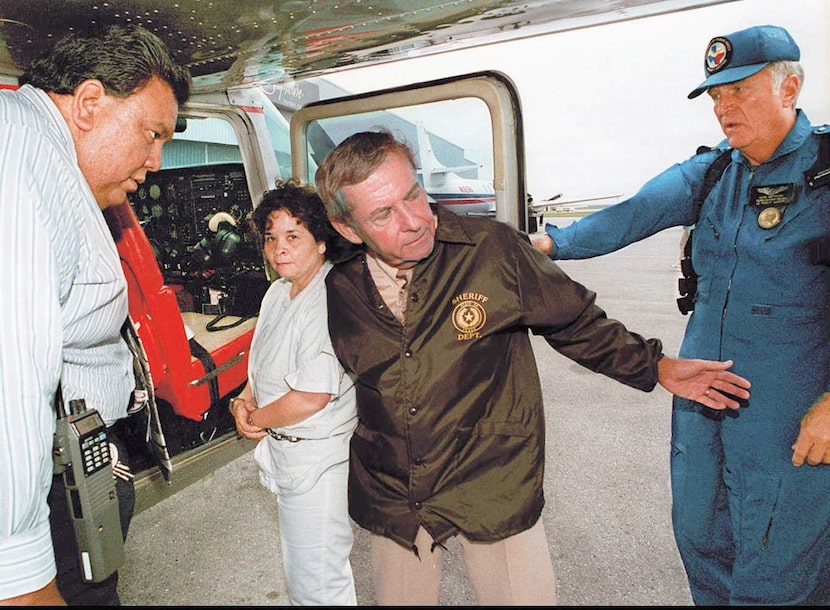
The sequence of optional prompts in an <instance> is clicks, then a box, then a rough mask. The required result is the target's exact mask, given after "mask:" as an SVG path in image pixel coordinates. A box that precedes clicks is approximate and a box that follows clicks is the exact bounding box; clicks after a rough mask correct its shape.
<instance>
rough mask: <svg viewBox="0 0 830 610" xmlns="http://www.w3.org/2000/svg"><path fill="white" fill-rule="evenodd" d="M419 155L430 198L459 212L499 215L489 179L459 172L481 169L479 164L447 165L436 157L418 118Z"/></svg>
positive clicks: (416, 123) (421, 172)
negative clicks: (469, 176) (479, 178)
mask: <svg viewBox="0 0 830 610" xmlns="http://www.w3.org/2000/svg"><path fill="white" fill-rule="evenodd" d="M415 126H416V128H417V130H418V157H419V158H420V163H421V168H420V169H419V170H418V174H420V175H421V178H422V182H423V187H424V190H425V191H426V193H427V197H428V198H429V199H430V201H434V202H437V203H440V204H441V205H443V206H446V207H447V209H449V210H452V211H453V212H455V213H456V214H461V215H474V216H495V215H496V191H495V190H494V189H493V183H492V182H489V181H487V180H474V179H471V178H462V177H461V176H459V175H458V174H457V173H456V172H463V171H467V170H471V169H478V168H479V167H480V166H479V165H474V164H471V165H458V166H455V167H447V166H445V165H443V164H442V163H441V162H440V161H438V159H436V157H435V153H434V152H433V150H432V143H431V142H430V140H429V134H428V133H427V130H426V128H425V127H424V123H423V122H422V121H416V122H415Z"/></svg>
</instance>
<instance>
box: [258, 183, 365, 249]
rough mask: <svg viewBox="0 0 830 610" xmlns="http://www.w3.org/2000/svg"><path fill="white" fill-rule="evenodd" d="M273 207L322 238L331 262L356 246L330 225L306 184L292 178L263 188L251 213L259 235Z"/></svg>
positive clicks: (311, 189)
mask: <svg viewBox="0 0 830 610" xmlns="http://www.w3.org/2000/svg"><path fill="white" fill-rule="evenodd" d="M277 210H285V211H287V212H288V213H289V214H291V216H293V217H294V218H296V219H297V220H299V221H300V222H301V223H302V225H303V226H304V227H305V228H306V229H308V232H309V233H311V236H312V237H313V238H314V240H315V241H317V242H325V244H326V255H325V256H326V258H327V259H328V260H330V261H332V262H338V261H340V260H343V259H344V258H348V257H349V256H350V255H351V254H353V253H354V252H355V251H356V250H357V249H358V247H357V246H356V245H354V244H352V243H351V242H350V241H348V240H347V239H345V238H344V237H343V236H342V235H340V233H338V232H337V231H336V230H335V229H334V227H333V226H332V225H331V223H330V222H329V218H328V216H327V215H326V208H325V206H323V202H322V200H321V199H320V196H319V195H318V194H317V192H316V191H315V190H314V189H313V188H312V187H310V186H302V185H300V184H299V183H298V182H297V181H295V180H294V179H293V178H292V179H290V180H288V181H286V182H283V181H281V180H278V181H277V183H276V186H275V188H274V189H272V190H270V191H265V193H264V194H263V196H262V201H260V203H259V205H258V206H257V207H256V209H255V210H254V212H253V214H252V215H251V220H252V221H253V223H254V226H255V227H256V229H257V231H258V232H259V234H260V235H262V236H264V235H265V231H266V230H267V226H268V216H270V215H271V212H276V211H277Z"/></svg>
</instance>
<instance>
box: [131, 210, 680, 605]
mask: <svg viewBox="0 0 830 610" xmlns="http://www.w3.org/2000/svg"><path fill="white" fill-rule="evenodd" d="M556 221H557V222H562V219H556ZM564 222H569V221H568V220H566V221H564ZM681 233H682V229H681V228H680V227H677V228H673V229H668V230H666V231H663V232H661V233H659V234H657V235H655V236H653V237H651V238H649V239H648V240H645V241H643V242H640V243H638V244H633V245H631V246H629V247H627V248H625V249H623V250H621V251H619V252H617V253H614V254H611V255H608V256H605V257H600V258H596V259H592V260H585V261H562V262H561V263H560V265H561V267H562V268H563V269H564V270H565V271H566V272H568V273H569V275H571V276H572V277H573V278H574V279H576V280H577V281H579V282H581V283H583V284H585V285H586V286H588V287H589V288H591V289H592V290H594V291H596V292H597V293H598V297H597V303H598V304H599V305H600V306H601V307H603V308H604V309H605V310H606V312H607V313H608V316H609V317H611V318H616V319H619V320H621V321H623V322H624V323H625V324H626V325H627V326H628V327H629V328H630V329H631V330H633V331H635V332H639V333H640V334H643V335H645V336H649V337H652V336H656V337H660V338H661V339H663V342H664V352H665V353H667V354H669V355H672V356H674V355H676V354H677V350H678V348H679V345H680V340H681V338H682V333H683V328H684V326H685V321H686V318H684V317H683V316H682V315H680V313H679V312H678V310H677V307H676V305H675V298H676V297H677V294H676V287H677V278H678V273H679V272H678V271H677V270H676V269H675V268H673V264H674V263H676V262H677V257H678V254H679V246H678V244H679V240H680V236H681ZM533 343H534V348H535V351H536V355H537V361H538V367H539V372H540V376H541V378H542V385H543V391H544V397H545V405H546V411H547V414H548V416H547V433H546V434H547V437H546V442H547V452H546V464H545V466H546V471H545V495H546V501H547V503H546V506H545V509H544V511H543V514H542V519H543V522H544V525H545V529H546V531H547V536H548V540H549V544H550V550H551V557H552V558H553V563H554V570H555V573H556V578H557V588H558V602H559V604H560V605H570V606H615V605H626V606H631V605H634V606H636V605H644V606H679V605H690V604H691V596H690V594H689V590H688V586H687V584H686V579H685V574H684V571H683V567H682V564H681V562H680V558H679V556H678V554H677V550H676V547H675V545H674V540H673V538H672V531H671V497H670V490H669V437H670V411H671V397H670V395H669V394H668V393H667V392H666V391H665V390H663V389H662V388H661V387H659V386H658V387H657V388H656V389H655V390H654V391H653V392H650V393H643V392H640V391H637V390H634V389H631V388H628V387H626V386H624V385H622V384H620V383H617V382H615V381H612V380H610V379H608V378H605V377H603V376H601V375H598V374H595V373H592V372H590V371H588V370H587V369H584V368H582V367H581V366H579V365H577V364H575V363H574V362H572V361H570V360H568V359H567V358H564V357H563V356H561V355H559V354H558V353H557V352H555V351H554V350H552V349H551V348H550V347H549V346H548V345H547V343H546V342H545V341H544V340H543V339H539V338H537V337H533ZM237 442H238V443H241V444H247V445H250V447H251V448H253V446H254V443H252V442H250V441H244V440H240V441H237ZM174 476H175V475H174ZM355 532H356V540H355V545H354V549H353V551H352V567H353V570H354V573H355V582H356V586H357V598H358V604H359V605H374V597H373V593H372V588H371V582H370V573H369V553H368V535H367V534H366V532H365V531H363V530H361V529H360V528H357V527H356V528H355ZM126 556H127V559H126V564H125V566H124V567H123V568H122V570H121V572H120V585H119V591H120V594H121V600H122V603H124V604H125V605H165V606H171V605H199V606H206V605H257V606H265V605H288V599H287V596H286V593H285V579H284V576H283V574H282V569H281V564H280V549H279V522H278V519H277V506H276V499H275V496H273V495H272V494H271V493H270V492H268V491H267V490H266V489H265V488H263V487H262V486H261V485H260V484H259V481H258V476H257V468H256V465H255V463H254V461H253V453H252V452H250V451H248V452H246V453H244V454H243V455H242V456H241V457H238V458H236V459H235V460H233V461H231V462H230V463H228V464H226V465H224V466H222V467H220V468H218V469H217V470H215V471H214V472H212V473H211V474H209V475H207V476H206V477H205V478H203V479H201V480H199V481H197V482H196V483H193V484H192V485H190V486H189V487H186V488H185V489H183V490H182V491H179V492H178V493H176V494H175V495H173V496H171V497H169V498H167V499H165V500H163V501H162V502H160V503H158V504H156V505H154V506H151V507H150V508H148V509H146V510H144V511H143V512H141V513H139V514H138V515H136V517H135V518H134V520H133V522H132V526H131V529H130V533H129V537H128V540H127V545H126ZM444 557H445V560H444V578H443V581H442V587H441V597H440V603H441V605H454V606H462V605H475V603H476V602H475V597H474V596H473V593H472V590H471V587H470V585H469V581H468V580H467V576H466V572H465V569H464V565H463V560H462V559H461V555H460V550H459V548H458V545H457V543H455V542H454V541H452V540H451V541H450V543H449V544H448V549H447V551H446V552H445V555H444Z"/></svg>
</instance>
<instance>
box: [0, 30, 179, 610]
mask: <svg viewBox="0 0 830 610" xmlns="http://www.w3.org/2000/svg"><path fill="white" fill-rule="evenodd" d="M20 84H21V85H22V86H21V87H20V88H19V89H18V90H16V91H2V92H0V219H2V221H1V222H0V244H1V245H0V248H2V253H3V257H2V258H3V263H2V265H0V286H2V287H3V288H2V290H3V298H2V300H0V320H2V322H3V323H2V326H0V603H4V602H5V603H12V604H24V603H29V604H31V603H46V604H56V603H57V604H59V603H62V602H63V601H64V600H65V601H66V602H68V603H70V604H83V605H97V604H107V605H113V604H118V603H119V599H118V593H117V590H116V586H117V573H116V574H114V575H113V576H112V577H111V578H110V579H107V580H106V581H104V582H103V583H99V584H98V585H87V584H84V583H83V582H82V581H81V577H80V573H79V570H78V566H77V558H76V557H75V550H74V549H75V547H74V545H75V541H74V531H73V529H72V527H71V521H70V519H69V515H68V510H67V506H66V499H65V497H64V491H63V486H62V480H61V479H60V477H55V478H54V482H55V485H54V488H53V489H52V496H53V498H54V500H55V501H54V502H52V501H51V500H50V502H49V503H48V504H47V495H48V494H49V491H50V488H52V487H53V472H52V437H53V434H54V431H55V419H56V413H55V409H54V407H53V402H54V397H55V393H56V391H57V390H58V387H59V384H60V387H61V389H62V393H63V398H64V401H65V403H67V404H68V402H69V401H70V400H72V399H76V398H83V399H85V400H86V404H87V406H89V407H92V408H95V409H97V410H98V412H99V413H100V414H101V416H102V418H103V419H104V421H105V422H106V424H107V425H108V426H110V427H112V426H114V425H115V424H116V423H117V422H118V421H119V420H122V419H123V418H125V417H126V415H127V407H128V404H129V401H130V397H131V395H132V390H133V389H134V386H135V382H134V377H133V372H132V356H131V354H130V352H129V350H128V348H127V346H126V344H125V343H124V341H123V339H122V338H121V335H120V329H121V326H122V324H123V323H124V320H125V318H126V317H127V294H126V290H127V286H126V281H125V278H124V274H123V271H122V269H121V264H120V260H119V256H118V252H117V250H116V248H115V244H114V243H113V239H112V236H111V234H110V233H109V230H108V228H107V225H106V222H105V221H104V217H103V214H102V213H101V210H102V209H104V208H106V207H108V206H114V205H118V204H121V203H123V202H124V201H125V199H126V195H127V193H128V192H132V191H135V190H136V189H137V188H138V184H139V183H141V182H143V181H144V179H145V177H146V175H147V172H148V171H157V170H158V169H159V168H160V165H161V148H162V145H163V144H164V143H165V142H166V141H168V140H170V138H172V136H173V132H174V128H175V123H176V117H177V114H178V108H179V106H180V105H181V104H182V103H184V102H185V101H186V100H187V98H188V96H189V94H190V76H189V74H188V72H187V70H186V69H184V68H182V67H180V66H178V65H177V64H176V63H174V61H173V60H172V58H171V56H170V54H169V51H168V50H167V48H166V47H165V46H164V44H163V43H162V42H161V41H160V40H159V39H158V38H157V37H156V36H154V35H153V34H150V33H149V32H147V31H146V30H143V29H141V28H121V27H113V28H110V29H108V30H106V31H104V32H103V33H101V34H100V35H99V36H95V37H87V36H81V35H75V36H73V37H71V38H66V39H63V40H61V41H59V42H58V43H57V44H56V45H55V46H54V47H53V48H52V49H51V50H50V51H49V52H48V53H47V54H46V55H44V56H43V57H41V58H39V59H37V60H35V61H34V62H33V63H32V64H31V65H30V66H29V67H28V69H27V70H26V72H25V73H24V74H23V76H22V77H21V79H20ZM109 436H110V437H111V440H112V439H113V438H116V437H117V433H116V430H112V434H111V435H109ZM125 458H126V456H123V455H122V456H121V460H122V461H124V460H125ZM116 488H117V492H118V495H119V504H120V506H119V508H120V512H121V524H122V532H123V533H124V535H125V536H126V530H127V527H128V525H129V520H130V518H131V516H132V510H133V504H134V500H135V492H134V489H133V487H132V483H131V481H129V480H126V481H125V480H121V479H117V484H116ZM50 507H51V511H52V517H51V518H52V519H53V520H54V523H53V526H52V528H51V529H52V532H51V534H50ZM66 524H70V525H69V526H68V527H67V526H66ZM53 551H54V552H53ZM56 558H57V567H56ZM56 576H57V578H56Z"/></svg>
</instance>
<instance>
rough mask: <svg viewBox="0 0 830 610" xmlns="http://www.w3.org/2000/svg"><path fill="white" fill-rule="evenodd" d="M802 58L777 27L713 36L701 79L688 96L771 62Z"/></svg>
mask: <svg viewBox="0 0 830 610" xmlns="http://www.w3.org/2000/svg"><path fill="white" fill-rule="evenodd" d="M799 59H801V51H800V50H799V48H798V45H797V44H795V40H793V37H792V36H790V33H789V32H787V30H785V29H784V28H782V27H779V26H777V25H756V26H754V27H751V28H747V29H745V30H740V31H738V32H735V33H733V34H728V35H726V36H716V37H715V38H713V39H712V40H710V41H709V44H708V45H706V55H705V56H704V58H703V68H704V72H705V74H706V80H704V81H703V82H702V83H700V85H698V86H697V88H696V89H695V90H694V91H692V92H691V93H690V94H689V99H692V98H695V97H697V96H698V95H700V94H701V93H703V92H704V91H706V90H707V89H708V88H709V87H715V86H717V85H726V84H727V83H734V82H736V81H739V80H743V79H745V78H749V77H750V76H752V75H753V74H755V73H756V72H760V71H761V70H762V69H763V68H764V66H766V65H767V64H768V63H770V62H771V61H780V60H792V61H798V60H799Z"/></svg>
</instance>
